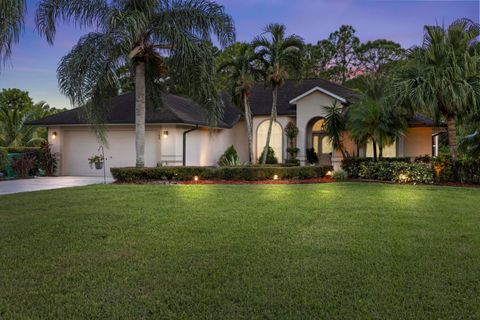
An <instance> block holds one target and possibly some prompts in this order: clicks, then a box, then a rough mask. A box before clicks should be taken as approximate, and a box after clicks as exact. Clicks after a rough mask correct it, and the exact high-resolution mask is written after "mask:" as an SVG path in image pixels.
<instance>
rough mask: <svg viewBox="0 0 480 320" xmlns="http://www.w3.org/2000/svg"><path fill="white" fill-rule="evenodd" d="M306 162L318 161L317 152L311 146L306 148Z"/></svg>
mask: <svg viewBox="0 0 480 320" xmlns="http://www.w3.org/2000/svg"><path fill="white" fill-rule="evenodd" d="M307 162H308V163H310V164H314V163H317V162H318V156H317V153H316V152H315V149H313V148H310V149H307Z"/></svg>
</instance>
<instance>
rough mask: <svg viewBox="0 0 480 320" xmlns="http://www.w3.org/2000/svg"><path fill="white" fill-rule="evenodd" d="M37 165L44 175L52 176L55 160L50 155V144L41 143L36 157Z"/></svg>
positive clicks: (55, 166)
mask: <svg viewBox="0 0 480 320" xmlns="http://www.w3.org/2000/svg"><path fill="white" fill-rule="evenodd" d="M37 165H38V167H39V168H40V169H42V170H43V171H44V172H45V175H47V176H52V175H53V174H54V173H55V169H56V168H57V159H56V158H55V156H54V155H53V154H52V150H51V149H50V144H49V143H48V142H47V141H45V142H44V143H42V146H41V147H40V150H39V152H38V156H37Z"/></svg>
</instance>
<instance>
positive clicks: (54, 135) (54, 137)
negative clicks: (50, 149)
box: [52, 131, 57, 140]
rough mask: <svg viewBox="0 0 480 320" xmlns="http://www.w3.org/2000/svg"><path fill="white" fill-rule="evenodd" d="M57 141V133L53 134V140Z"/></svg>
mask: <svg viewBox="0 0 480 320" xmlns="http://www.w3.org/2000/svg"><path fill="white" fill-rule="evenodd" d="M55 139H57V131H53V132H52V140H55Z"/></svg>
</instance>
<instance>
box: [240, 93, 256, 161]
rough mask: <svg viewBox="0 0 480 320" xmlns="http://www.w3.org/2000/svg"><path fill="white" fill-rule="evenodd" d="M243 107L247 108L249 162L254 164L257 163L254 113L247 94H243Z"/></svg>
mask: <svg viewBox="0 0 480 320" xmlns="http://www.w3.org/2000/svg"><path fill="white" fill-rule="evenodd" d="M243 106H244V107H245V122H246V123H247V136H248V162H249V163H250V164H252V163H253V162H254V161H255V159H254V156H253V129H252V111H251V110H250V104H249V103H248V96H247V94H246V93H244V94H243Z"/></svg>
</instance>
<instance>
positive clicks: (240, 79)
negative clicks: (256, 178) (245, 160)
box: [218, 43, 262, 163]
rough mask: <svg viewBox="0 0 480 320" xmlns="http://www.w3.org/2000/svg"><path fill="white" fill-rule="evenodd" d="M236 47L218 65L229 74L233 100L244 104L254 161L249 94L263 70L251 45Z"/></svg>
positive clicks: (250, 154) (251, 160) (249, 154)
mask: <svg viewBox="0 0 480 320" xmlns="http://www.w3.org/2000/svg"><path fill="white" fill-rule="evenodd" d="M235 49H236V50H234V52H233V53H232V54H230V55H229V56H228V57H227V58H226V60H225V61H223V63H222V64H221V65H220V66H219V67H218V71H219V72H224V73H227V74H228V82H229V87H230V92H231V98H232V102H233V103H234V104H235V105H237V106H241V105H243V109H244V111H243V112H244V116H245V122H246V125H247V135H248V157H249V163H252V162H253V161H254V159H255V158H254V156H253V126H252V111H251V109H250V103H249V96H250V91H251V89H252V87H253V86H254V85H255V82H256V81H257V80H258V79H259V78H260V77H261V76H262V72H261V70H260V69H258V68H257V66H256V63H255V62H256V60H257V56H256V55H255V52H254V51H253V48H252V47H251V46H250V45H248V44H246V43H241V44H238V45H237V48H235Z"/></svg>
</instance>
